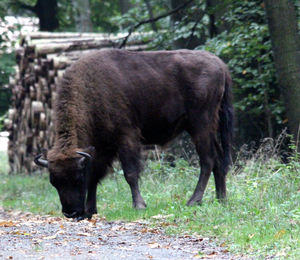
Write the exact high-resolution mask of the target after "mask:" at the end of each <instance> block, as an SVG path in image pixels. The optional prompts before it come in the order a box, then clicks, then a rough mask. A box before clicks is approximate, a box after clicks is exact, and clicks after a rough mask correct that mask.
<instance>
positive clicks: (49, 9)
mask: <svg viewBox="0 0 300 260" xmlns="http://www.w3.org/2000/svg"><path fill="white" fill-rule="evenodd" d="M34 12H35V13H36V15H37V16H38V18H39V21H40V30H41V31H54V30H55V29H57V28H58V26H59V23H58V19H57V0H38V1H37V3H36V5H35V7H34Z"/></svg>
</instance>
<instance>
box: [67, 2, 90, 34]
mask: <svg viewBox="0 0 300 260" xmlns="http://www.w3.org/2000/svg"><path fill="white" fill-rule="evenodd" d="M72 4H73V10H74V14H75V24H76V31H77V32H92V31H93V25H92V22H91V9H90V3H89V1H88V0H73V1H72Z"/></svg>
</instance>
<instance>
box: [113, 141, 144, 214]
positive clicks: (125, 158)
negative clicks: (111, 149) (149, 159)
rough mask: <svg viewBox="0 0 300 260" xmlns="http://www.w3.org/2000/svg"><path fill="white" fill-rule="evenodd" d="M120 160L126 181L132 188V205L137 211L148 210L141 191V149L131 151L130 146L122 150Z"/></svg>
mask: <svg viewBox="0 0 300 260" xmlns="http://www.w3.org/2000/svg"><path fill="white" fill-rule="evenodd" d="M119 158H120V161H121V164H122V168H123V171H124V175H125V179H126V181H127V183H128V184H129V186H130V189H131V194H132V204H133V207H134V208H136V209H144V208H146V203H145V201H144V199H143V198H142V196H141V193H140V190H139V184H138V179H139V173H140V171H141V168H142V167H141V163H140V152H139V149H138V148H137V149H129V146H126V147H124V148H123V149H120V151H119Z"/></svg>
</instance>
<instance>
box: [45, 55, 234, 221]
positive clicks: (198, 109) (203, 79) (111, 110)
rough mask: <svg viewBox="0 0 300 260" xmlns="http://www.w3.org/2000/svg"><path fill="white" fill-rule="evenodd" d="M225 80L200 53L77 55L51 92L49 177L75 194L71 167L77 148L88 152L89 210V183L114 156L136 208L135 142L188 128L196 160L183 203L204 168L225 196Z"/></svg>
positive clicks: (90, 203) (91, 206)
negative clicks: (53, 136)
mask: <svg viewBox="0 0 300 260" xmlns="http://www.w3.org/2000/svg"><path fill="white" fill-rule="evenodd" d="M230 85H231V79H230V74H229V72H228V69H227V67H226V65H225V64H224V63H223V62H222V61H221V60H220V59H219V58H217V57H216V56H214V55H213V54H211V53H208V52H205V51H189V50H179V51H158V52H129V51H124V50H103V51H98V52H95V53H91V54H90V55H88V56H86V57H83V58H82V59H80V60H79V61H78V62H76V63H75V64H73V65H72V66H71V67H70V68H69V69H68V70H67V71H66V72H65V74H64V77H63V79H62V80H61V82H60V85H59V87H58V90H57V98H56V105H55V132H56V140H55V144H54V147H53V148H52V149H51V150H50V151H49V152H48V155H47V159H48V161H49V170H50V175H51V178H52V180H53V182H55V183H56V184H57V183H65V185H67V186H68V185H69V184H70V183H72V187H73V188H70V189H72V192H73V193H74V192H76V189H77V187H76V184H75V183H76V181H75V180H74V178H75V179H76V178H79V177H78V176H76V175H77V174H76V173H75V172H76V169H77V168H78V167H79V166H78V160H80V158H81V157H82V156H80V155H79V154H78V153H76V152H78V151H82V152H86V153H88V154H90V155H91V157H92V159H91V164H90V170H89V173H87V176H84V177H83V178H85V180H86V181H85V182H86V184H85V185H86V190H85V191H84V192H83V193H84V195H82V196H84V198H85V193H86V192H87V193H88V194H87V201H86V205H83V207H84V210H85V212H88V213H90V214H92V213H94V212H95V211H96V197H95V192H96V184H97V182H98V181H99V180H100V179H101V178H103V177H104V176H105V175H106V172H107V167H109V165H111V163H112V161H113V160H114V159H115V158H116V157H119V159H120V161H121V164H122V167H123V170H124V174H125V178H126V180H127V181H128V183H129V185H130V187H131V191H132V196H133V205H134V206H135V207H137V208H143V207H145V206H146V204H145V202H144V200H143V199H142V197H141V195H140V193H139V189H138V173H139V171H140V163H139V161H140V147H141V144H158V145H164V144H165V143H167V142H168V141H170V140H172V139H173V138H174V137H176V136H177V135H178V134H179V133H180V132H182V131H187V132H188V133H189V134H190V135H191V137H192V140H193V142H194V143H195V145H196V149H197V152H198V154H199V157H200V165H201V175H200V179H199V182H198V185H197V187H196V190H195V192H194V195H193V196H192V198H191V199H190V201H189V202H188V204H189V205H192V204H194V203H199V202H201V200H202V196H203V193H204V190H205V187H206V184H207V181H208V178H209V176H210V173H211V171H213V173H214V176H215V182H216V190H217V197H218V198H221V199H222V198H225V192H226V188H225V176H226V173H227V171H228V166H229V163H230V145H231V136H232V120H233V119H232V114H233V109H232V105H231V87H230ZM219 139H220V140H219ZM219 143H221V145H219ZM91 147H94V148H91ZM75 161H77V163H75ZM76 167H77V168H76ZM79 168H80V167H79ZM75 176H76V177H75ZM68 183H69V184H68ZM57 185H58V186H59V187H60V189H61V190H63V189H64V185H61V184H57ZM70 189H69V190H70ZM58 190H59V189H58ZM59 193H60V198H61V200H62V204H63V207H64V204H65V208H66V209H65V210H67V208H70V209H69V210H68V211H76V210H79V209H78V207H79V206H78V205H77V206H76V205H75V204H76V203H75V202H74V203H75V204H74V203H73V202H72V198H74V196H75V195H74V196H73V195H71V194H69V193H68V192H66V191H64V192H63V191H62V192H60V191H59ZM83 193H82V194H83ZM62 197H65V198H62ZM75 197H76V196H75ZM84 200H85V199H84ZM63 201H64V202H63ZM82 203H83V204H85V202H82ZM82 203H81V206H80V207H82ZM72 204H74V205H73V206H71V205H72ZM63 210H64V209H63ZM80 212H81V213H82V212H83V209H80ZM77 215H78V214H77Z"/></svg>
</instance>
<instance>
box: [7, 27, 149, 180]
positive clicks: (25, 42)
mask: <svg viewBox="0 0 300 260" xmlns="http://www.w3.org/2000/svg"><path fill="white" fill-rule="evenodd" d="M122 38H124V35H116V36H110V35H104V34H95V33H90V34H79V33H42V32H32V33H29V34H28V35H26V36H23V37H21V42H20V48H19V49H17V51H16V59H17V67H16V74H15V77H14V78H11V80H10V85H9V87H10V88H11V91H12V100H11V106H10V109H9V112H8V119H6V120H5V126H6V129H7V130H8V131H9V133H10V136H9V145H8V156H9V163H10V167H11V172H14V173H21V172H22V173H27V174H30V173H32V172H33V171H34V170H35V169H36V166H35V165H34V163H33V158H34V156H35V155H36V154H37V153H39V152H40V151H41V150H42V149H43V148H45V149H48V148H49V147H51V146H52V144H53V142H54V131H53V122H52V118H53V101H54V100H55V95H56V86H57V82H58V81H59V79H60V78H61V76H62V75H63V73H64V71H65V69H66V68H67V67H69V66H70V65H71V64H72V63H73V62H74V61H76V60H78V59H79V58H80V57H81V56H82V55H84V54H85V53H87V52H90V51H92V50H96V49H103V48H115V47H117V46H118V44H119V43H120V42H121V41H122ZM126 48H127V49H130V50H144V49H146V45H145V42H143V41H141V40H138V39H137V37H132V38H131V41H129V42H128V43H127V47H126Z"/></svg>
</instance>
